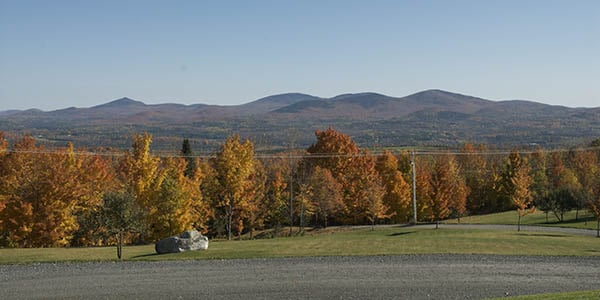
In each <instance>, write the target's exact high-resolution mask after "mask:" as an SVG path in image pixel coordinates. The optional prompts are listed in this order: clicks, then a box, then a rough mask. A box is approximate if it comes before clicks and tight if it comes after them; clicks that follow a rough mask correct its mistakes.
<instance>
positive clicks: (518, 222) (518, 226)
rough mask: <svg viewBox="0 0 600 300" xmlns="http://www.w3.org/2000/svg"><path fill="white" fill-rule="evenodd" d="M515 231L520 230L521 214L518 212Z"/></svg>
mask: <svg viewBox="0 0 600 300" xmlns="http://www.w3.org/2000/svg"><path fill="white" fill-rule="evenodd" d="M517 231H521V214H520V213H519V218H518V220H517Z"/></svg>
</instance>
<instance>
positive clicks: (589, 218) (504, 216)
mask: <svg viewBox="0 0 600 300" xmlns="http://www.w3.org/2000/svg"><path fill="white" fill-rule="evenodd" d="M575 216H576V213H575V211H570V212H568V213H566V214H565V216H564V221H563V222H558V219H557V218H556V217H555V216H554V214H552V213H550V214H548V222H546V214H545V213H544V212H542V211H536V212H535V213H533V214H529V215H526V216H524V217H522V218H521V224H523V225H539V226H554V227H570V228H584V229H596V220H595V218H594V217H593V215H592V214H591V213H590V212H588V211H587V210H583V211H579V216H578V218H577V220H576V219H575ZM444 223H448V224H456V223H458V220H457V219H451V220H446V221H444ZM460 223H462V224H510V225H512V224H517V212H516V211H506V212H501V213H495V214H489V215H479V216H468V217H464V218H461V219H460Z"/></svg>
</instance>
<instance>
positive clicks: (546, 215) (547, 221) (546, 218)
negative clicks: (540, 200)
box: [546, 211, 548, 224]
mask: <svg viewBox="0 0 600 300" xmlns="http://www.w3.org/2000/svg"><path fill="white" fill-rule="evenodd" d="M546 224H548V211H546Z"/></svg>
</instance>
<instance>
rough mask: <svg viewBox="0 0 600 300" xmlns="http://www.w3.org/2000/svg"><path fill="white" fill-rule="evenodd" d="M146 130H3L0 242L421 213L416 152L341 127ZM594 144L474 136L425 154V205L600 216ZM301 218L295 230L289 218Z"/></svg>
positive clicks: (224, 231) (144, 237)
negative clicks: (64, 143) (269, 135)
mask: <svg viewBox="0 0 600 300" xmlns="http://www.w3.org/2000/svg"><path fill="white" fill-rule="evenodd" d="M151 140H152V138H151V136H150V135H148V134H143V135H136V136H134V139H133V146H132V149H131V150H129V151H126V152H124V153H117V154H115V152H106V153H103V152H94V153H89V152H86V151H85V149H79V150H78V151H75V150H74V149H73V146H72V145H69V146H68V147H66V148H64V149H60V150H52V151H50V150H46V149H45V148H44V147H43V146H39V145H36V143H35V140H34V139H33V138H32V137H27V136H26V137H23V138H22V139H19V140H17V141H16V142H14V143H13V144H12V145H10V146H9V145H8V143H7V141H6V140H5V139H4V138H3V136H2V134H0V245H4V246H14V247H46V246H70V245H106V244H113V243H118V244H120V243H121V242H124V243H147V242H153V241H156V240H158V239H160V238H164V237H166V236H170V235H174V234H177V233H180V232H182V231H184V230H187V229H191V228H195V229H198V230H201V231H203V232H204V233H207V234H209V235H211V236H221V237H227V238H229V239H231V238H232V237H233V236H234V235H237V236H241V235H242V234H245V233H249V234H250V236H251V237H252V236H253V235H254V233H255V231H256V230H260V229H264V228H274V229H282V228H284V227H286V226H290V228H291V226H299V227H301V228H302V227H303V226H328V225H343V224H375V223H381V222H386V223H406V222H409V221H410V220H411V218H413V213H412V211H413V209H412V188H411V185H410V183H412V172H411V156H410V154H409V153H408V152H402V153H400V154H398V155H394V154H392V153H391V152H388V151H386V152H383V153H382V154H380V155H372V154H370V153H369V152H368V151H366V150H361V149H360V148H359V147H358V146H357V145H356V144H355V143H354V142H353V141H352V140H351V138H350V137H349V136H347V135H344V134H341V133H339V132H337V131H335V130H333V129H331V128H330V129H328V130H325V131H317V132H316V142H315V143H314V144H313V145H312V146H310V147H309V148H307V149H306V150H305V151H301V152H295V153H294V152H292V153H287V154H282V155H270V156H268V157H257V156H255V152H254V147H253V144H252V143H251V142H250V141H248V140H246V141H242V140H240V137H239V136H237V135H236V136H232V137H230V138H228V139H227V140H226V141H225V142H224V143H223V144H222V145H221V147H220V148H219V150H218V151H217V152H216V153H215V154H214V155H213V156H212V157H210V158H205V159H200V158H199V157H195V156H194V155H193V153H192V149H191V147H190V144H189V142H188V141H187V140H185V141H184V143H183V146H182V149H181V154H180V155H176V156H173V157H158V156H155V155H153V154H152V153H151V151H150V146H151ZM598 154H599V153H598V152H597V151H596V152H593V151H583V150H573V151H568V152H565V151H560V152H544V151H543V150H542V149H537V150H535V151H533V152H528V153H527V154H521V153H519V152H518V151H512V152H511V153H510V154H505V153H498V154H495V153H493V152H492V151H489V150H487V149H486V148H485V147H484V146H474V145H471V144H467V145H465V146H464V147H463V148H462V150H461V151H460V152H458V153H453V154H452V153H441V152H436V153H435V155H426V154H424V153H417V155H416V156H415V159H414V163H415V166H416V174H415V175H416V177H415V181H416V194H417V216H418V220H419V221H427V222H435V221H439V220H443V219H445V218H448V217H450V216H454V217H459V218H460V217H461V216H464V215H467V214H480V213H489V212H496V211H504V210H509V209H515V208H516V209H517V211H518V212H519V214H518V215H519V216H521V215H523V214H525V213H526V212H527V211H530V210H531V209H532V208H533V207H534V206H537V207H538V208H539V209H541V210H543V211H545V212H547V214H549V213H552V214H553V215H554V216H556V218H558V219H560V218H562V215H563V214H564V212H566V211H568V210H571V209H577V210H580V209H584V208H590V209H591V211H592V212H594V213H595V214H596V216H597V217H600V203H599V202H600V196H599V194H600V179H599V177H600V168H599V165H598ZM290 230H291V229H290Z"/></svg>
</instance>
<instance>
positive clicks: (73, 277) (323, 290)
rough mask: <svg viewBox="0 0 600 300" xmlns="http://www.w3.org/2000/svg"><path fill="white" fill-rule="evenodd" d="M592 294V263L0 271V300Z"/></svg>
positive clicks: (281, 263)
mask: <svg viewBox="0 0 600 300" xmlns="http://www.w3.org/2000/svg"><path fill="white" fill-rule="evenodd" d="M589 289H600V259H599V258H597V257H544V256H539V257H538V256H534V257H531V256H529V257H522V256H496V255H400V256H371V257H310V258H286V259H243V260H198V261H164V262H123V263H116V262H113V263H64V264H31V265H2V266H0V298H2V299H50V298H60V299H66V298H71V299H73V298H75V299H90V298H92V299H115V298H118V299H131V298H133V299H482V298H487V297H502V296H506V295H511V296H512V295H523V294H534V293H543V292H562V291H575V290H589Z"/></svg>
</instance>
